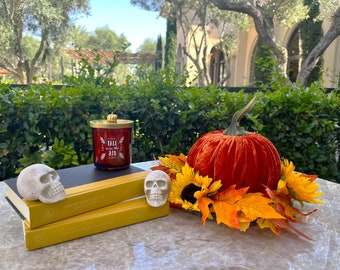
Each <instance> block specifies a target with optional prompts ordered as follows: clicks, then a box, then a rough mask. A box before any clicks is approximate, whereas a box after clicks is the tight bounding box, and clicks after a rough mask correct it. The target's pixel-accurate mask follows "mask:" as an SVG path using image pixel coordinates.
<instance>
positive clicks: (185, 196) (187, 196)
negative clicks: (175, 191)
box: [181, 184, 201, 204]
mask: <svg viewBox="0 0 340 270" xmlns="http://www.w3.org/2000/svg"><path fill="white" fill-rule="evenodd" d="M198 190H201V188H200V187H198V186H196V185H195V184H189V185H187V186H185V188H183V190H182V193H181V198H182V200H187V201H188V202H191V203H192V204H194V203H195V202H196V201H197V199H196V198H195V196H194V194H195V192H196V191H198Z"/></svg>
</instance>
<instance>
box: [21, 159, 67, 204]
mask: <svg viewBox="0 0 340 270" xmlns="http://www.w3.org/2000/svg"><path fill="white" fill-rule="evenodd" d="M17 189H18V191H19V193H20V195H21V196H22V197H23V198H24V199H25V200H29V201H34V200H40V201H41V202H43V203H55V202H58V201H61V200H63V199H65V196H66V195H65V189H64V187H63V185H62V184H61V182H60V176H59V175H58V174H57V172H56V171H55V170H54V169H52V168H50V167H48V166H46V165H44V164H33V165H30V166H28V167H26V168H25V169H23V170H22V171H21V172H20V174H19V176H18V179H17Z"/></svg>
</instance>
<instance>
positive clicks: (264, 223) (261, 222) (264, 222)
mask: <svg viewBox="0 0 340 270" xmlns="http://www.w3.org/2000/svg"><path fill="white" fill-rule="evenodd" d="M256 223H257V225H258V226H259V227H260V228H261V229H265V228H269V229H270V230H271V231H272V232H273V233H275V234H277V235H279V234H280V232H281V228H280V227H279V226H278V225H277V224H275V223H274V222H273V221H272V220H270V219H263V218H259V219H258V220H256Z"/></svg>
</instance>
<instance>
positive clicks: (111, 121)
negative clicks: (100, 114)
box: [90, 113, 133, 128]
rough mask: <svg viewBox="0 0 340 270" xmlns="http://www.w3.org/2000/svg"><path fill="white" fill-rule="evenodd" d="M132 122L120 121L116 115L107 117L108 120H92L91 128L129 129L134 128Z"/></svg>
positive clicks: (111, 114)
mask: <svg viewBox="0 0 340 270" xmlns="http://www.w3.org/2000/svg"><path fill="white" fill-rule="evenodd" d="M132 124H133V121H132V120H125V119H118V116H117V115H116V114H114V113H110V114H108V115H107V117H106V120H104V119H102V120H92V121H90V126H91V127H92V128H129V127H132Z"/></svg>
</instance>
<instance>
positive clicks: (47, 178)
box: [40, 172, 56, 184]
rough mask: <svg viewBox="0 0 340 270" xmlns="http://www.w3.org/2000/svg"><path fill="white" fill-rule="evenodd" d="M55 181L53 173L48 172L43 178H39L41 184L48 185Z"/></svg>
mask: <svg viewBox="0 0 340 270" xmlns="http://www.w3.org/2000/svg"><path fill="white" fill-rule="evenodd" d="M54 179H56V174H55V172H49V173H47V174H44V175H43V176H41V177H40V182H41V183H43V184H46V183H49V182H51V181H54Z"/></svg>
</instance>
